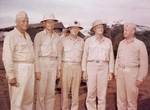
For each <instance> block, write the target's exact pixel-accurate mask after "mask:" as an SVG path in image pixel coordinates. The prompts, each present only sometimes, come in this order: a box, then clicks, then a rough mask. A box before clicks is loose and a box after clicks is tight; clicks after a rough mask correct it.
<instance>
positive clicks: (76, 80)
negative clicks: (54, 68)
mask: <svg viewBox="0 0 150 110" xmlns="http://www.w3.org/2000/svg"><path fill="white" fill-rule="evenodd" d="M80 81H81V65H80V64H71V63H70V64H69V63H63V65H62V110H70V107H69V98H68V95H69V93H70V91H71V95H72V101H71V102H72V103H71V110H78V107H79V87H80Z"/></svg>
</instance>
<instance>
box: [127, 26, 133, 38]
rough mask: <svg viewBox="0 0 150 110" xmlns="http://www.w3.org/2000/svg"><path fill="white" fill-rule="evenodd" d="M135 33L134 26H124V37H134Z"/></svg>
mask: <svg viewBox="0 0 150 110" xmlns="http://www.w3.org/2000/svg"><path fill="white" fill-rule="evenodd" d="M134 33H135V28H134V27H133V26H132V25H124V37H125V38H129V37H133V36H134Z"/></svg>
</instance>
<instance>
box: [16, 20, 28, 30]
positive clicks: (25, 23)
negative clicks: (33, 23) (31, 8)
mask: <svg viewBox="0 0 150 110" xmlns="http://www.w3.org/2000/svg"><path fill="white" fill-rule="evenodd" d="M16 24H17V27H19V28H20V29H21V30H23V31H26V30H27V29H28V26H29V20H28V18H19V19H18V20H17V21H16Z"/></svg>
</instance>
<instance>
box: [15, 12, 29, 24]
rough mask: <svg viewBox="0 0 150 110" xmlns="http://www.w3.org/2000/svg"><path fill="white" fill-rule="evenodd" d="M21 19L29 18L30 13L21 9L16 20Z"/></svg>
mask: <svg viewBox="0 0 150 110" xmlns="http://www.w3.org/2000/svg"><path fill="white" fill-rule="evenodd" d="M21 19H28V15H27V13H26V12H25V11H20V12H19V13H17V15H16V22H17V21H18V20H21Z"/></svg>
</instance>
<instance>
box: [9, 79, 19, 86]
mask: <svg viewBox="0 0 150 110" xmlns="http://www.w3.org/2000/svg"><path fill="white" fill-rule="evenodd" d="M8 83H9V84H10V86H15V87H18V83H17V80H16V78H13V79H8Z"/></svg>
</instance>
